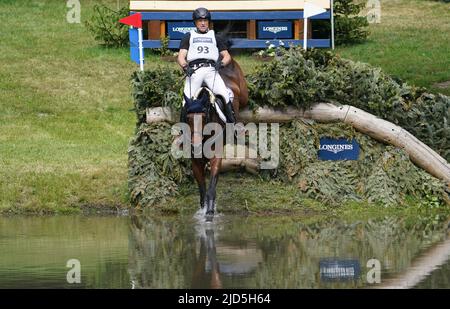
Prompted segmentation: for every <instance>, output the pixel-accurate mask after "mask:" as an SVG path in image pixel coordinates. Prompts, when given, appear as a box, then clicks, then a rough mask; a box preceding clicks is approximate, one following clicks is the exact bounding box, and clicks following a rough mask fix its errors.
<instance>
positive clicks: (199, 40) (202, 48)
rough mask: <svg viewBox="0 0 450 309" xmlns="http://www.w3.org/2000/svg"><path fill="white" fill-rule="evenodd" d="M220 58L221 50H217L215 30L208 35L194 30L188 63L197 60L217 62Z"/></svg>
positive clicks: (190, 42)
mask: <svg viewBox="0 0 450 309" xmlns="http://www.w3.org/2000/svg"><path fill="white" fill-rule="evenodd" d="M218 58H219V49H218V48H217V42H216V35H215V34H214V30H209V31H208V32H207V33H198V32H197V31H194V30H192V31H191V38H190V39H189V50H188V53H187V61H188V62H191V61H193V60H197V59H208V60H214V61H217V59H218Z"/></svg>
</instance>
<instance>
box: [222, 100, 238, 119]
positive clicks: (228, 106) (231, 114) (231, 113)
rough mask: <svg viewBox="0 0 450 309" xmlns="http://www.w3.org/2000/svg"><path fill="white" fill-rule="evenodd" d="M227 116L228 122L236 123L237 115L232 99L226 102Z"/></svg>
mask: <svg viewBox="0 0 450 309" xmlns="http://www.w3.org/2000/svg"><path fill="white" fill-rule="evenodd" d="M225 116H226V117H227V122H228V123H232V124H236V117H235V116H234V109H233V103H231V101H228V103H227V104H225Z"/></svg>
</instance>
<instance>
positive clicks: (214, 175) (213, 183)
mask: <svg viewBox="0 0 450 309" xmlns="http://www.w3.org/2000/svg"><path fill="white" fill-rule="evenodd" d="M210 163H211V179H210V180H209V187H208V192H207V193H206V205H207V208H206V221H212V219H213V217H214V211H215V210H214V207H215V203H216V187H217V181H218V180H219V171H220V166H221V165H222V158H216V157H214V158H212V159H211V161H210Z"/></svg>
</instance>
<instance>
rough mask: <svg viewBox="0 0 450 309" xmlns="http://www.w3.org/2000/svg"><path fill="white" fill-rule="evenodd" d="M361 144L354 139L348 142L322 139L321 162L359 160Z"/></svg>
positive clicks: (340, 139) (341, 139) (345, 140)
mask: <svg viewBox="0 0 450 309" xmlns="http://www.w3.org/2000/svg"><path fill="white" fill-rule="evenodd" d="M358 157H359V144H358V142H357V141H356V140H355V139H353V140H351V141H348V140H347V139H345V138H339V139H334V138H328V137H322V138H321V139H320V148H319V159H320V160H358Z"/></svg>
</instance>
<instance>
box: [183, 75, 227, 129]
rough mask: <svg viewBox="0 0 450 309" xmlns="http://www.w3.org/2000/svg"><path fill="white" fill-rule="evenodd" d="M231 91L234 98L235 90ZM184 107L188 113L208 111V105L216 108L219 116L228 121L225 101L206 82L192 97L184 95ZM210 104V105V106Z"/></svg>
mask: <svg viewBox="0 0 450 309" xmlns="http://www.w3.org/2000/svg"><path fill="white" fill-rule="evenodd" d="M228 91H229V92H230V97H231V98H233V92H232V91H231V89H228ZM183 96H184V102H185V105H184V107H185V108H186V114H191V113H206V112H207V110H208V107H212V108H214V110H215V112H216V113H217V115H218V116H219V118H220V120H222V121H223V122H224V123H226V122H227V117H226V116H225V114H224V108H225V102H224V100H223V99H222V97H220V96H216V95H215V94H214V93H213V92H212V91H211V90H210V89H209V88H208V87H207V86H206V85H205V84H203V85H202V87H201V88H200V89H199V90H198V91H197V92H196V93H195V94H194V97H193V98H192V99H189V98H188V97H186V95H184V94H183ZM208 104H210V106H208Z"/></svg>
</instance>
